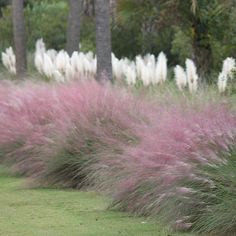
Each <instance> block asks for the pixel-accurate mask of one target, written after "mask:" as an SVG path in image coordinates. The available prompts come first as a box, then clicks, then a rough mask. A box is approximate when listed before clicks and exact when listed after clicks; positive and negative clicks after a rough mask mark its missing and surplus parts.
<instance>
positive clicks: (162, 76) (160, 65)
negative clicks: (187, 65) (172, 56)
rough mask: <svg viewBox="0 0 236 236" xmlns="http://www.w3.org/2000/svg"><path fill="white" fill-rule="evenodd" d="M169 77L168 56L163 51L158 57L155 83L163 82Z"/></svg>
mask: <svg viewBox="0 0 236 236" xmlns="http://www.w3.org/2000/svg"><path fill="white" fill-rule="evenodd" d="M166 79H167V58H166V55H165V54H164V53H163V52H161V53H160V54H159V56H158V58H157V63H156V69H155V79H154V83H155V84H157V83H163V82H165V81H166Z"/></svg>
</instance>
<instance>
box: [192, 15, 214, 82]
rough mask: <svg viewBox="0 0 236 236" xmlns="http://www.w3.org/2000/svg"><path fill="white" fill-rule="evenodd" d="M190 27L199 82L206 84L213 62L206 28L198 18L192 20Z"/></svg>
mask: <svg viewBox="0 0 236 236" xmlns="http://www.w3.org/2000/svg"><path fill="white" fill-rule="evenodd" d="M192 26H193V30H194V35H193V41H192V45H193V54H194V55H193V57H194V58H193V59H194V61H195V63H196V66H197V69H198V73H199V75H200V80H201V81H200V82H202V83H205V82H207V81H206V80H207V76H208V75H209V73H210V70H211V68H212V62H213V59H212V57H213V55H212V48H211V43H210V38H209V32H208V27H207V25H205V24H203V23H202V22H201V21H200V19H198V18H195V19H194V21H193V25H192Z"/></svg>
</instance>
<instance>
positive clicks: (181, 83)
mask: <svg viewBox="0 0 236 236" xmlns="http://www.w3.org/2000/svg"><path fill="white" fill-rule="evenodd" d="M174 73H175V81H176V84H177V87H178V89H179V90H180V91H182V90H183V89H184V88H185V87H186V85H187V75H186V72H185V71H184V68H183V67H182V66H179V65H177V66H176V67H175V68H174Z"/></svg>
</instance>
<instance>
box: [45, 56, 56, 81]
mask: <svg viewBox="0 0 236 236" xmlns="http://www.w3.org/2000/svg"><path fill="white" fill-rule="evenodd" d="M54 71H55V67H54V65H53V63H52V60H51V58H50V57H49V56H48V55H47V54H46V53H45V54H44V56H43V74H45V75H46V77H47V78H52V77H53V74H54Z"/></svg>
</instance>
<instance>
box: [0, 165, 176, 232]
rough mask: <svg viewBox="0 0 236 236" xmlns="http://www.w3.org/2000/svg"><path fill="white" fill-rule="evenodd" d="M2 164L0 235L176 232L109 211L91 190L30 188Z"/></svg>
mask: <svg viewBox="0 0 236 236" xmlns="http://www.w3.org/2000/svg"><path fill="white" fill-rule="evenodd" d="M23 186H24V184H23V179H21V178H13V177H10V176H8V175H7V174H6V172H5V171H4V170H3V169H2V168H0V235H1V236H13V235H14V236H73V235H76V236H93V235H94V236H95V235H96V236H109V235H110V236H116V235H119V236H122V235H127V236H132V235H133V236H139V235H140V236H151V235H155V236H159V235H160V236H169V235H171V236H174V235H176V234H172V233H170V232H169V231H168V230H166V229H163V228H161V227H158V225H157V224H156V223H154V222H148V221H147V220H145V219H142V218H134V217H129V216H128V215H126V214H124V213H119V212H112V211H107V210H105V209H106V202H105V199H104V198H102V197H101V196H98V195H97V194H95V193H91V192H79V191H69V190H67V191H65V190H55V189H27V188H24V187H23Z"/></svg>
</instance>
